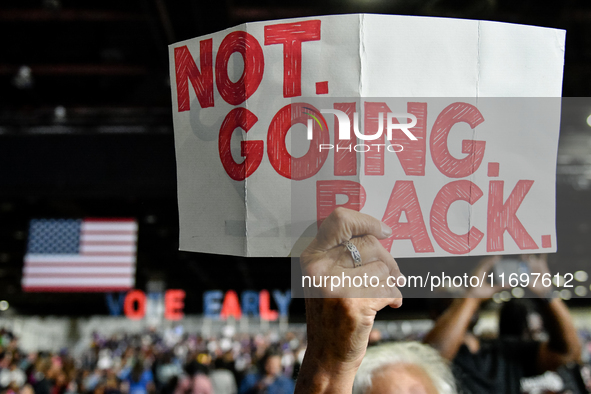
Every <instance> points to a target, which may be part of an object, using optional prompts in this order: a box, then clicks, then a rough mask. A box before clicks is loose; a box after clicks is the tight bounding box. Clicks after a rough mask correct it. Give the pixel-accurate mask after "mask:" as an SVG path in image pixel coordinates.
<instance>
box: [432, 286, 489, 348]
mask: <svg viewBox="0 0 591 394" xmlns="http://www.w3.org/2000/svg"><path fill="white" fill-rule="evenodd" d="M480 303H481V300H480V299H478V298H458V299H455V300H454V301H453V303H452V304H451V306H450V307H449V308H448V309H447V310H446V311H445V313H444V314H443V315H441V317H440V318H439V319H437V321H436V322H435V326H434V327H433V329H431V331H430V332H429V333H428V334H427V336H425V339H424V340H423V342H425V343H426V344H428V345H430V346H432V347H434V348H435V349H437V351H439V354H441V356H442V357H443V358H445V359H447V360H453V358H454V357H455V356H456V354H457V353H458V350H459V349H460V346H461V345H462V343H463V341H464V335H465V334H466V330H467V329H468V326H469V324H470V320H471V319H472V316H473V315H474V313H476V311H478V308H479V307H480Z"/></svg>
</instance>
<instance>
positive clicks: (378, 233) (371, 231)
mask: <svg viewBox="0 0 591 394" xmlns="http://www.w3.org/2000/svg"><path fill="white" fill-rule="evenodd" d="M362 235H373V236H374V237H376V238H378V239H384V238H388V237H389V236H390V235H392V229H391V228H390V227H389V226H388V225H387V224H385V223H383V222H381V221H379V220H378V219H376V218H374V217H372V216H369V215H366V214H364V213H361V212H357V211H353V210H351V209H346V208H342V207H339V208H337V209H335V210H334V211H332V213H331V214H330V215H329V216H328V217H327V218H326V219H325V220H324V222H323V223H322V225H321V226H320V228H319V229H318V234H317V235H316V238H315V243H316V245H315V247H316V248H317V249H320V250H329V249H332V248H334V247H335V246H338V245H340V244H342V243H343V242H345V241H348V240H350V239H351V238H353V237H359V236H362Z"/></svg>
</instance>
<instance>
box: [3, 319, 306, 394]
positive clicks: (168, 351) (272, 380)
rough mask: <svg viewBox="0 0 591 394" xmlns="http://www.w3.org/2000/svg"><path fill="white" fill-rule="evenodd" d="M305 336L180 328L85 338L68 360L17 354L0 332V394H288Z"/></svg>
mask: <svg viewBox="0 0 591 394" xmlns="http://www.w3.org/2000/svg"><path fill="white" fill-rule="evenodd" d="M304 351H305V338H304V337H303V336H302V335H301V334H297V333H293V332H289V333H287V334H285V335H282V336H279V335H277V334H275V333H268V334H266V335H249V334H234V335H218V336H216V337H210V338H203V337H202V336H200V335H194V334H190V333H184V332H183V330H182V327H181V326H177V327H175V328H174V329H170V330H165V331H162V332H161V331H158V330H155V329H153V330H149V331H146V332H144V333H141V334H133V335H131V334H121V335H114V336H110V337H104V336H101V335H100V334H98V333H95V334H93V338H92V341H91V345H90V346H89V347H88V349H86V350H85V351H84V352H83V353H82V354H80V355H78V356H76V357H74V356H73V355H72V354H71V353H70V352H68V351H67V350H63V351H61V352H59V353H57V354H55V353H49V352H42V351H41V352H35V353H30V354H26V353H23V352H22V351H21V350H20V349H19V346H18V340H17V337H16V336H15V335H13V333H12V332H10V331H8V330H6V329H2V330H1V331H0V392H1V393H3V394H4V393H6V394H12V393H27V394H33V393H35V394H74V393H80V394H82V393H94V394H118V393H128V394H147V393H163V394H185V393H191V394H215V393H227V394H236V393H258V392H263V390H264V389H265V388H269V390H270V391H269V392H275V393H280V392H285V393H293V391H294V382H295V379H294V378H295V376H296V375H297V369H298V366H299V364H301V361H302V359H303V354H304Z"/></svg>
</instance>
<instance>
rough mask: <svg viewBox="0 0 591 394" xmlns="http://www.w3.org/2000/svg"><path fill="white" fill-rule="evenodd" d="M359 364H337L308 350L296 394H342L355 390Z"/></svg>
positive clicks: (297, 383) (297, 382)
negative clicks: (354, 384)
mask: <svg viewBox="0 0 591 394" xmlns="http://www.w3.org/2000/svg"><path fill="white" fill-rule="evenodd" d="M357 368H358V366H348V367H347V366H335V365H332V366H331V365H330V362H327V361H326V360H324V361H323V360H322V358H321V357H317V356H315V355H314V354H313V352H308V351H307V352H306V355H305V356H304V360H303V362H302V367H301V368H300V372H299V374H298V378H297V381H296V387H295V392H294V394H332V393H334V394H340V393H350V392H351V391H352V390H353V381H354V380H355V374H356V373H357Z"/></svg>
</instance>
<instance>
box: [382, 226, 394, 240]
mask: <svg viewBox="0 0 591 394" xmlns="http://www.w3.org/2000/svg"><path fill="white" fill-rule="evenodd" d="M382 234H384V237H389V236H390V235H392V229H391V228H390V226H388V225H387V224H386V223H384V222H382Z"/></svg>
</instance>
